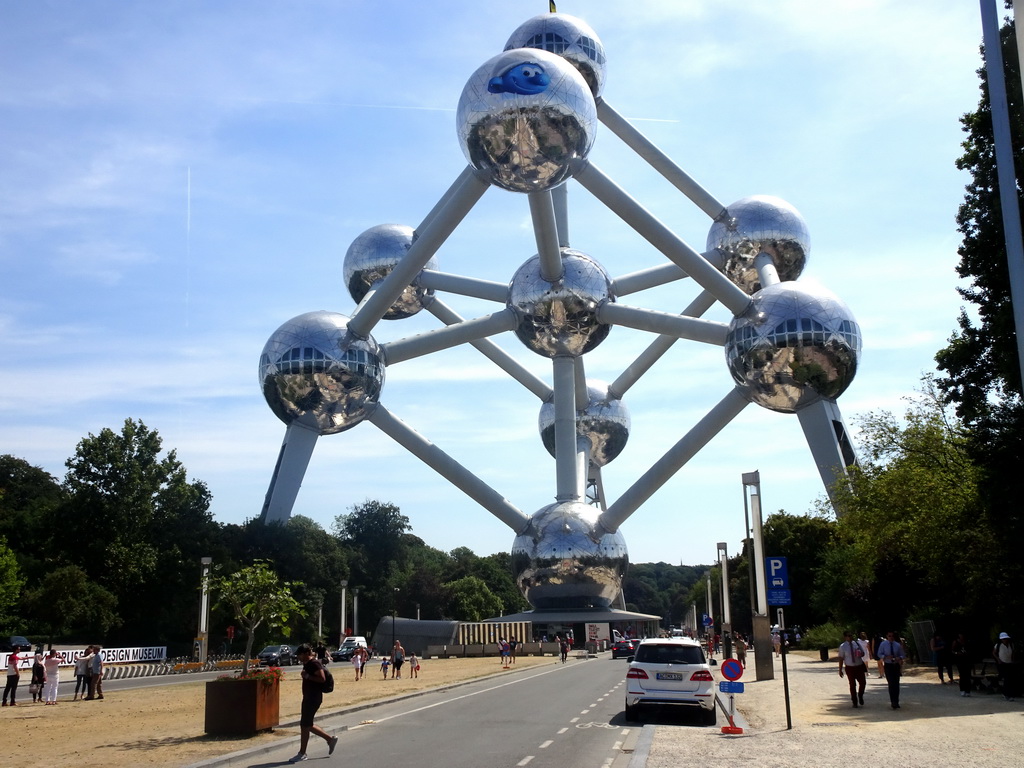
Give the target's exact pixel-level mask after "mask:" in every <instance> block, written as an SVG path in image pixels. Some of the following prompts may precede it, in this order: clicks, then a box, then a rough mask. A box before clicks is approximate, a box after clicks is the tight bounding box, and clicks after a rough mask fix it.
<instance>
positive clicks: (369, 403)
mask: <svg viewBox="0 0 1024 768" xmlns="http://www.w3.org/2000/svg"><path fill="white" fill-rule="evenodd" d="M348 320H349V319H348V318H347V317H346V316H345V315H342V314H339V313H337V312H325V311H322V310H321V311H319V312H307V313H306V314H304V315H299V316H298V317H294V318H292V319H291V320H289V321H288V322H287V323H285V324H284V325H282V326H281V327H280V328H278V329H277V330H276V331H274V333H273V335H271V337H270V339H269V340H268V341H267V344H266V346H264V347H263V354H262V355H260V371H259V374H260V386H261V387H262V389H263V397H264V398H266V401H267V405H269V406H270V410H272V411H273V412H274V413H275V414H276V415H277V417H278V418H279V419H281V421H283V422H284V423H285V424H291V423H292V422H298V423H299V424H302V425H304V426H306V427H309V428H310V429H313V430H315V431H316V432H317V433H319V434H321V435H333V434H335V433H336V432H343V431H344V430H346V429H349V428H350V427H354V426H355V425H356V424H358V423H359V422H361V421H362V420H363V419H365V418H366V417H367V416H369V415H370V414H371V413H372V412H373V409H374V408H376V407H377V402H378V400H379V399H380V392H381V389H382V388H383V386H384V363H383V361H382V360H381V356H380V348H379V347H378V346H377V342H375V341H374V340H373V339H372V338H365V339H361V338H359V337H357V336H355V335H354V334H352V333H350V332H349V330H348Z"/></svg>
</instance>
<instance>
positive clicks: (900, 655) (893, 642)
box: [878, 632, 907, 709]
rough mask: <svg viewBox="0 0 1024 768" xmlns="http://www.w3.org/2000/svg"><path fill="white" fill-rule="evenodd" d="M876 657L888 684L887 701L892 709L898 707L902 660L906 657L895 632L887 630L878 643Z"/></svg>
mask: <svg viewBox="0 0 1024 768" xmlns="http://www.w3.org/2000/svg"><path fill="white" fill-rule="evenodd" d="M878 658H879V659H881V660H882V669H883V670H884V671H885V682H886V683H888V685H889V703H890V704H892V708H893V709H899V708H900V675H902V674H903V662H904V661H905V660H906V658H907V654H906V651H904V650H903V643H901V642H899V641H898V640H897V639H896V633H895V632H889V633H888V634H886V636H885V640H883V641H882V642H880V643H879V644H878Z"/></svg>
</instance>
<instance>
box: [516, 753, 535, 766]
mask: <svg viewBox="0 0 1024 768" xmlns="http://www.w3.org/2000/svg"><path fill="white" fill-rule="evenodd" d="M531 760H533V755H527V756H526V757H524V758H523V759H522V760H520V761H519V762H518V763H516V765H526V764H527V763H529V762H530V761H531Z"/></svg>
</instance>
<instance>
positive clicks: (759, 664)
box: [742, 472, 775, 680]
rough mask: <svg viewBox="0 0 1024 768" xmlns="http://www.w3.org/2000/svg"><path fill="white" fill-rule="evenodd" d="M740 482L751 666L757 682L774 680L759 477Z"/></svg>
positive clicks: (750, 476) (752, 474)
mask: <svg viewBox="0 0 1024 768" xmlns="http://www.w3.org/2000/svg"><path fill="white" fill-rule="evenodd" d="M742 479H743V509H744V512H745V511H746V509H747V500H748V497H749V501H750V513H751V515H750V518H751V528H750V532H751V533H752V541H751V548H750V562H751V564H752V568H751V570H752V574H751V576H752V579H753V583H752V590H753V591H752V595H753V596H754V597H755V600H754V601H753V602H752V603H751V612H752V614H753V616H752V617H751V618H752V622H753V629H754V665H755V670H756V673H757V679H758V680H774V679H775V663H774V661H773V660H772V633H771V619H770V618H769V617H768V593H767V585H766V584H765V579H764V540H763V539H762V536H761V474H760V473H759V472H746V473H744V474H743V476H742Z"/></svg>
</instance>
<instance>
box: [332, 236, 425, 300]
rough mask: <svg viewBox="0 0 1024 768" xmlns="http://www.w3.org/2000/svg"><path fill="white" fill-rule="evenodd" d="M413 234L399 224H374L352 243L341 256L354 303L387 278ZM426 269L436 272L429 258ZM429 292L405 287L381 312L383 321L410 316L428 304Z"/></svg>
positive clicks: (414, 287) (346, 284) (407, 248)
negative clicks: (386, 309)
mask: <svg viewBox="0 0 1024 768" xmlns="http://www.w3.org/2000/svg"><path fill="white" fill-rule="evenodd" d="M415 234H416V233H415V231H414V230H413V228H412V227H407V226H403V225H402V224H378V225H377V226H376V227H370V228H369V229H368V230H366V231H365V232H363V233H362V234H361V235H359V236H358V237H357V238H356V239H355V240H353V241H352V245H350V246H349V247H348V251H347V252H346V253H345V264H344V273H345V287H346V288H348V292H349V294H350V295H351V296H352V300H353V301H354V302H355V303H356V304H358V303H359V302H361V301H362V300H363V298H364V297H365V296H366V294H367V293H369V292H370V289H371V288H373V287H375V286H376V285H377V284H378V283H380V282H381V281H382V280H383V279H384V278H385V277H387V276H388V275H389V274H390V273H391V270H393V269H394V268H395V267H396V266H397V265H398V263H399V262H400V261H401V260H402V259H404V258H405V254H406V253H407V252H408V250H409V246H411V245H412V241H413V238H414V237H415ZM426 269H437V262H436V261H435V260H434V259H433V258H431V259H430V261H428V262H427V264H426ZM432 297H433V291H428V290H426V289H424V288H421V287H419V286H418V285H416V284H415V283H413V284H412V285H409V286H406V288H405V290H404V291H402V295H401V296H399V297H398V299H396V300H395V303H394V304H392V305H391V306H390V307H388V311H387V312H385V313H384V319H385V320H399V319H402V318H405V317H412V316H413V315H415V314H416V313H417V312H419V311H420V310H421V309H423V307H424V306H425V305H426V304H427V303H429V301H430V299H431V298H432Z"/></svg>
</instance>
